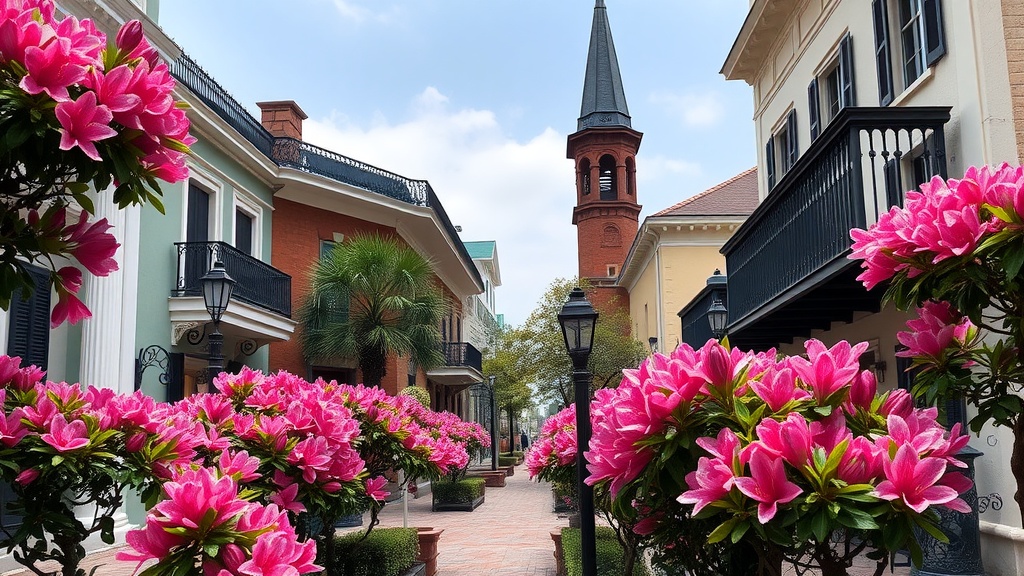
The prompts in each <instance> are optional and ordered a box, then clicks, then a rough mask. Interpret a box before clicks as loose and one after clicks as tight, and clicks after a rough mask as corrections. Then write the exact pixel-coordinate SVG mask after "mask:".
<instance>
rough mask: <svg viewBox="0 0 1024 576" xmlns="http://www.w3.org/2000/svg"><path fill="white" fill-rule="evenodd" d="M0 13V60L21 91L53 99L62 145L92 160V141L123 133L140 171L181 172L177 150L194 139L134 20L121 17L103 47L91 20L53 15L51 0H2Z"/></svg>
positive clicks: (163, 69)
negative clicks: (112, 37)
mask: <svg viewBox="0 0 1024 576" xmlns="http://www.w3.org/2000/svg"><path fill="white" fill-rule="evenodd" d="M0 11H2V23H0V66H3V67H4V68H6V69H7V70H8V71H10V72H13V76H14V77H16V78H19V80H18V84H17V85H18V87H19V88H20V89H21V90H23V91H24V92H25V93H26V94H29V95H32V96H37V97H38V96H43V95H45V97H47V98H49V99H50V100H52V101H53V102H54V103H55V104H56V106H55V107H54V109H53V113H54V114H55V115H56V119H57V121H58V123H59V125H60V132H61V141H60V149H61V150H71V149H73V148H76V147H77V148H78V149H79V150H81V151H82V153H83V154H85V155H86V156H88V157H89V158H91V159H93V160H95V161H97V162H99V161H101V159H102V158H101V154H100V151H99V150H98V149H97V147H96V144H97V143H98V142H102V141H104V140H107V139H110V138H114V137H116V136H118V135H123V137H124V138H125V142H126V143H127V144H130V145H131V146H132V147H134V149H136V150H138V155H139V163H140V165H141V167H142V170H143V172H144V173H146V174H148V175H151V176H154V177H157V178H161V179H163V180H166V181H168V182H178V181H180V180H183V179H185V178H186V177H187V175H188V170H187V168H186V167H185V154H184V153H183V152H182V150H183V148H184V147H185V146H188V145H190V144H192V143H193V142H194V141H195V139H194V138H192V137H191V136H189V133H188V130H189V121H188V118H186V116H185V111H184V110H183V109H181V108H180V107H178V106H176V105H175V102H174V98H173V96H172V91H173V90H174V79H173V78H172V77H171V75H170V72H169V71H168V69H167V65H166V64H165V63H163V62H162V61H161V60H160V58H159V55H158V54H157V52H156V50H155V49H154V48H153V47H152V46H150V45H149V42H147V41H146V38H145V37H144V36H143V31H142V24H141V23H140V22H138V21H137V20H133V21H131V22H127V23H126V24H125V25H124V26H122V28H121V30H120V31H119V32H118V34H117V37H116V38H115V40H114V42H113V43H112V44H111V45H109V46H108V42H107V37H106V35H104V34H103V33H102V32H100V31H99V30H98V29H97V28H96V26H95V25H94V24H93V22H92V21H91V20H89V19H85V20H78V19H77V18H75V17H74V16H67V17H65V18H63V19H62V20H59V21H58V20H57V18H56V15H55V10H54V3H53V1H52V0H4V1H3V2H2V3H0Z"/></svg>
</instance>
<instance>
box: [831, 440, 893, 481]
mask: <svg viewBox="0 0 1024 576" xmlns="http://www.w3.org/2000/svg"><path fill="white" fill-rule="evenodd" d="M881 474H882V451H881V450H879V449H878V448H877V447H876V446H875V445H874V444H872V443H871V441H870V440H868V439H867V438H865V437H864V436H857V437H856V438H854V439H853V440H851V441H850V444H849V446H847V447H846V452H844V453H843V457H842V460H840V462H839V469H838V470H837V471H836V476H838V477H839V479H840V480H842V481H844V482H846V483H847V484H867V483H870V482H871V481H873V480H874V479H875V478H877V477H878V476H880V475H881Z"/></svg>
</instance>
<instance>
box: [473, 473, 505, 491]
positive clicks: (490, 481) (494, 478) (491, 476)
mask: <svg viewBox="0 0 1024 576" xmlns="http://www.w3.org/2000/svg"><path fill="white" fill-rule="evenodd" d="M467 476H469V477H470V478H483V479H484V486H487V487H488V488H504V487H505V478H507V475H506V474H505V471H504V470H494V471H491V470H486V471H473V472H470V473H469V474H468V475H467Z"/></svg>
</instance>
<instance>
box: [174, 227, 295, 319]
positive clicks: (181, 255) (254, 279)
mask: <svg viewBox="0 0 1024 576" xmlns="http://www.w3.org/2000/svg"><path fill="white" fill-rule="evenodd" d="M174 246H175V248H176V249H177V253H178V274H177V285H176V286H175V288H174V290H173V292H172V295H174V296H202V295H203V288H202V281H201V278H202V277H203V275H204V274H206V273H207V272H209V271H210V266H211V265H212V263H213V262H214V261H215V260H216V259H220V261H221V262H223V263H224V268H225V269H226V270H227V272H228V274H229V275H230V276H231V277H232V278H233V279H234V280H235V282H236V284H235V291H234V293H233V294H232V296H231V297H232V299H237V300H240V301H242V302H247V303H249V304H252V305H254V306H259V307H260V308H263V309H265V310H269V311H270V312H275V313H277V314H280V315H282V316H285V317H287V318H291V316H292V277H291V276H289V275H287V274H285V273H284V272H281V271H280V270H278V269H277V268H274V267H273V266H271V265H270V264H267V263H266V262H263V261H261V260H258V259H256V258H253V257H252V256H250V255H249V254H246V253H245V252H242V251H240V250H238V249H237V248H235V247H234V246H231V245H230V244H226V243H224V242H175V243H174Z"/></svg>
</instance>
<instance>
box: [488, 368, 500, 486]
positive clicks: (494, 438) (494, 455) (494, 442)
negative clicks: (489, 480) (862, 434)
mask: <svg viewBox="0 0 1024 576" xmlns="http://www.w3.org/2000/svg"><path fill="white" fill-rule="evenodd" d="M488 380H489V381H490V383H491V387H490V391H491V470H492V471H493V470H497V469H498V396H497V395H496V394H495V393H494V376H489V377H488Z"/></svg>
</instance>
